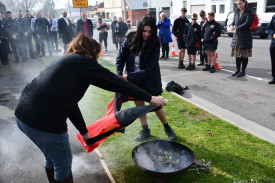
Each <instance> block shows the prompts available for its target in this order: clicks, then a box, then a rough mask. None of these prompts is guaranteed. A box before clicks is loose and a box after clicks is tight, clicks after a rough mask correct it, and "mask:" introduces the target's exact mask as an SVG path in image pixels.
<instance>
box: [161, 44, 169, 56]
mask: <svg viewBox="0 0 275 183" xmlns="http://www.w3.org/2000/svg"><path fill="white" fill-rule="evenodd" d="M161 47H162V56H164V57H165V56H166V57H168V56H169V43H162V46H161Z"/></svg>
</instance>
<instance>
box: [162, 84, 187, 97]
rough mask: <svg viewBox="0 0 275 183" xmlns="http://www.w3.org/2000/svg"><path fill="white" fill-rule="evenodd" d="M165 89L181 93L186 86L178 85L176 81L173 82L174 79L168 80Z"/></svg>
mask: <svg viewBox="0 0 275 183" xmlns="http://www.w3.org/2000/svg"><path fill="white" fill-rule="evenodd" d="M165 89H166V90H167V91H169V92H171V91H172V92H175V93H177V94H179V95H183V94H184V90H187V89H188V86H186V87H185V88H183V87H182V86H180V85H179V84H178V83H176V82H174V81H170V82H169V83H168V84H167V86H166V88H165Z"/></svg>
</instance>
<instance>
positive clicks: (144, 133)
mask: <svg viewBox="0 0 275 183" xmlns="http://www.w3.org/2000/svg"><path fill="white" fill-rule="evenodd" d="M149 137H151V133H150V129H148V130H141V131H140V132H139V133H138V135H137V136H136V138H135V141H139V142H140V141H144V140H146V139H148V138H149Z"/></svg>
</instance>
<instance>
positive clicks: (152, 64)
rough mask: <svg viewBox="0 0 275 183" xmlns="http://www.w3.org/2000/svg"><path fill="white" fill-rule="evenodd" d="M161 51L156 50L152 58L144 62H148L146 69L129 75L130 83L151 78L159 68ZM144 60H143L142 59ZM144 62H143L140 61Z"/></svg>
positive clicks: (151, 55)
mask: <svg viewBox="0 0 275 183" xmlns="http://www.w3.org/2000/svg"><path fill="white" fill-rule="evenodd" d="M159 55H160V49H156V50H155V51H154V52H153V53H152V54H150V56H149V57H148V58H147V59H146V60H145V61H144V62H146V65H145V68H144V69H142V70H139V71H135V72H130V73H128V74H127V80H128V81H139V80H142V79H144V78H146V77H149V76H151V75H152V74H153V73H154V72H155V69H156V68H158V67H157V65H158V61H159ZM140 59H142V58H140ZM140 62H142V60H141V61H140Z"/></svg>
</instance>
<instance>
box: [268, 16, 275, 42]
mask: <svg viewBox="0 0 275 183" xmlns="http://www.w3.org/2000/svg"><path fill="white" fill-rule="evenodd" d="M274 21H275V16H273V17H272V19H271V21H270V23H269V25H268V28H267V33H268V34H269V35H270V36H271V37H272V38H273V35H274V34H275V25H274Z"/></svg>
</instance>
